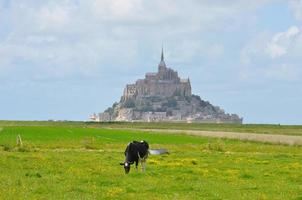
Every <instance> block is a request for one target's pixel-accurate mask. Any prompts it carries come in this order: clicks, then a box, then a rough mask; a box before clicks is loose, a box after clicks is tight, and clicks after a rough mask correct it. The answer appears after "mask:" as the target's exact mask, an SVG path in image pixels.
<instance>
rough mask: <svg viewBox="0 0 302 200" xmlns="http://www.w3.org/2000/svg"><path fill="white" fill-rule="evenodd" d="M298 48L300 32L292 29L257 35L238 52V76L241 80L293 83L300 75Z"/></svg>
mask: <svg viewBox="0 0 302 200" xmlns="http://www.w3.org/2000/svg"><path fill="white" fill-rule="evenodd" d="M265 41H268V42H265ZM301 46H302V32H301V30H300V29H299V28H298V27H296V26H292V27H289V28H288V29H287V30H286V31H284V32H280V33H274V34H272V33H268V32H264V33H261V34H259V35H258V36H257V37H255V38H254V39H252V40H251V41H250V42H249V43H248V44H246V46H245V47H244V48H243V49H242V51H241V68H240V72H239V74H240V76H241V78H242V79H253V78H255V77H258V78H259V77H262V78H265V79H278V80H288V81H297V80H298V79H299V76H301V75H302V69H301V67H300V64H301V63H302V58H301V56H300V55H301V54H302V48H301Z"/></svg>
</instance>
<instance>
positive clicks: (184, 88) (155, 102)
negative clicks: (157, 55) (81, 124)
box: [90, 52, 242, 123]
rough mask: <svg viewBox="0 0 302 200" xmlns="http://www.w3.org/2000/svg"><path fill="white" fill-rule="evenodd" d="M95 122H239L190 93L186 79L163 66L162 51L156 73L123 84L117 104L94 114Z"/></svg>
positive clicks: (240, 121) (188, 81) (92, 117)
mask: <svg viewBox="0 0 302 200" xmlns="http://www.w3.org/2000/svg"><path fill="white" fill-rule="evenodd" d="M90 118H91V119H92V120H95V121H147V122H150V121H187V122H205V123H207V122H209V123H242V118H240V117H239V116H238V115H236V114H226V113H225V112H224V110H223V109H221V108H219V107H217V106H213V105H212V104H210V103H209V102H207V101H204V100H202V99H201V98H200V97H199V96H197V95H193V94H192V93H191V84H190V80H189V79H181V78H180V77H179V76H178V73H177V72H176V71H174V70H173V69H170V68H168V67H167V66H166V64H165V61H164V55H163V52H162V55H161V61H160V63H159V65H158V72H157V73H147V74H146V75H145V78H144V79H139V80H137V81H136V82H135V84H129V85H126V87H125V89H124V93H123V96H122V97H121V99H120V101H119V102H118V103H114V104H113V105H112V107H110V108H108V109H107V110H105V111H104V112H103V113H99V114H98V115H96V114H94V115H92V116H91V117H90Z"/></svg>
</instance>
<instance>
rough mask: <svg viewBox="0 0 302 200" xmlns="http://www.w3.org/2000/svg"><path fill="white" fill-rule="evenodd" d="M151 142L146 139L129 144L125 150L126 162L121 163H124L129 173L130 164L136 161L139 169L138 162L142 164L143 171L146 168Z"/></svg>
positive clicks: (126, 171)
mask: <svg viewBox="0 0 302 200" xmlns="http://www.w3.org/2000/svg"><path fill="white" fill-rule="evenodd" d="M148 150H149V144H148V143H147V142H146V141H140V142H138V141H133V142H130V143H129V144H128V145H127V148H126V150H125V162H124V163H120V165H124V169H125V173H126V174H128V173H129V171H130V165H132V164H133V163H134V162H135V167H136V169H137V166H138V163H139V162H140V163H141V165H142V171H145V169H146V159H147V158H148V153H149V152H148Z"/></svg>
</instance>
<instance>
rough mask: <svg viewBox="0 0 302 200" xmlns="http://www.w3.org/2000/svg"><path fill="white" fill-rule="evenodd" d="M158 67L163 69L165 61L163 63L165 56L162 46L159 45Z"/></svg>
mask: <svg viewBox="0 0 302 200" xmlns="http://www.w3.org/2000/svg"><path fill="white" fill-rule="evenodd" d="M158 67H159V69H164V68H166V63H165V57H164V47H163V46H162V47H161V59H160V63H159V65H158Z"/></svg>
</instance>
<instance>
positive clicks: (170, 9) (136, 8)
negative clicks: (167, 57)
mask: <svg viewBox="0 0 302 200" xmlns="http://www.w3.org/2000/svg"><path fill="white" fill-rule="evenodd" d="M270 1H271V0H255V1H253V2H251V3H250V5H249V6H246V1H245V0H235V1H228V2H226V1H224V0H218V1H211V0H200V1H196V0H190V1H182V0H167V1H161V0H154V1H146V0H115V1H112V0H54V1H37V0H28V1H26V2H24V1H22V0H15V1H8V2H6V3H5V5H4V3H2V4H1V2H0V7H2V9H1V10H5V12H2V13H0V18H1V19H0V26H2V25H4V24H6V28H5V31H3V30H2V31H3V32H4V33H2V34H1V32H2V31H1V30H0V64H1V69H4V68H5V69H9V71H11V72H12V74H13V71H14V70H17V69H18V68H27V71H32V73H29V76H31V74H33V75H32V76H37V74H38V75H39V76H41V74H45V76H51V74H55V75H56V74H57V75H60V76H64V75H66V74H73V73H78V74H98V73H102V72H103V71H104V70H108V68H114V66H119V68H120V69H124V68H131V66H132V65H133V63H135V60H137V58H138V57H139V55H138V54H140V53H141V54H143V53H142V51H140V49H145V48H148V49H153V51H155V52H157V51H158V49H159V48H160V45H161V43H162V42H164V43H165V44H168V45H167V46H169V48H171V49H173V52H172V53H173V57H175V58H178V59H180V58H183V59H187V60H189V59H190V60H193V59H194V58H198V57H200V56H201V55H203V56H204V57H208V58H209V59H215V58H217V57H219V56H221V55H222V54H223V53H224V46H223V45H222V44H220V42H219V41H217V42H216V41H214V42H213V43H212V44H210V43H209V42H208V43H207V42H203V41H202V40H203V38H202V34H203V33H204V32H209V31H216V32H219V33H221V32H223V31H225V30H226V29H228V27H232V29H236V28H238V30H240V29H241V28H242V26H244V25H245V19H246V18H248V15H247V13H248V12H250V11H253V10H254V9H256V8H258V7H259V6H262V5H264V4H266V3H268V2H270ZM4 6H5V9H4V8H3V7H4ZM235 22H236V23H235ZM234 24H236V25H235V26H234ZM218 37H219V36H218ZM201 38H202V39H201ZM180 47H181V48H180ZM117 57H118V58H117ZM108 66H110V67H108ZM1 69H0V70H1Z"/></svg>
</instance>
